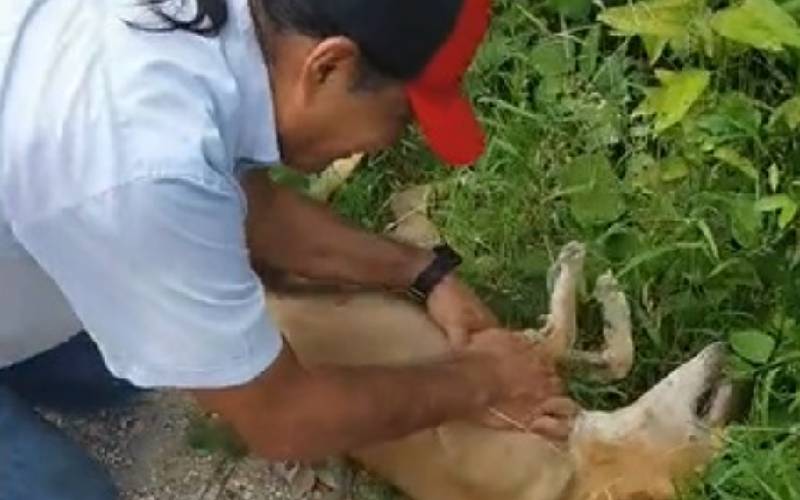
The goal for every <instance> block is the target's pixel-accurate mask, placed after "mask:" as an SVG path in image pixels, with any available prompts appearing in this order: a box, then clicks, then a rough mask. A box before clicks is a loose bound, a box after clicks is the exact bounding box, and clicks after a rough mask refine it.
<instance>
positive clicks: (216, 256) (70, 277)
mask: <svg viewBox="0 0 800 500" xmlns="http://www.w3.org/2000/svg"><path fill="white" fill-rule="evenodd" d="M133 1H135V0H127V2H126V3H123V1H120V0H3V1H0V367H3V366H8V365H11V364H13V363H16V362H18V361H21V360H23V359H26V358H28V357H30V356H32V355H35V354H37V353H40V352H42V351H43V350H46V349H48V348H51V347H54V346H56V345H58V344H59V343H61V342H63V341H65V340H67V339H68V338H69V337H71V336H72V335H74V334H76V333H77V332H78V331H79V330H80V329H81V328H85V329H86V330H87V331H88V332H89V334H90V335H91V336H92V338H93V339H94V340H95V342H96V343H97V344H98V346H99V348H100V351H101V353H102V355H103V357H104V359H105V361H106V363H107V365H108V367H109V369H110V370H111V371H112V373H114V374H115V375H117V376H118V377H122V378H126V379H128V380H130V381H132V382H133V383H134V384H137V385H139V386H142V387H183V388H188V387H223V386H230V385H237V384H241V383H244V382H246V381H248V380H251V379H252V378H253V377H255V376H256V375H258V374H259V373H261V372H262V371H263V370H264V369H266V368H267V367H268V366H269V365H270V363H272V362H273V361H274V359H275V357H276V356H277V354H278V353H279V352H280V348H281V346H282V341H281V337H280V335H279V333H278V331H277V329H276V327H275V326H274V324H273V323H272V322H271V320H270V318H269V317H268V315H267V311H266V307H265V302H264V297H263V290H262V287H261V283H260V281H259V279H258V277H257V276H256V275H255V273H254V271H253V270H252V269H251V267H250V264H249V259H248V251H247V247H246V244H245V233H244V217H245V211H246V200H245V198H244V196H243V193H242V191H241V188H240V186H239V183H238V181H237V179H238V176H239V175H240V174H241V173H242V171H243V169H244V168H248V167H246V166H245V165H253V164H255V163H258V164H274V163H276V162H277V161H278V160H279V150H278V144H277V139H276V132H275V124H274V113H273V109H272V102H271V100H270V99H271V91H270V88H269V79H268V76H267V70H266V67H265V65H264V63H263V58H262V55H261V51H260V49H259V46H258V42H257V39H256V37H255V34H254V30H253V26H252V22H251V18H250V14H249V10H248V6H247V1H246V0H228V4H229V10H230V20H229V22H228V24H227V26H226V27H225V28H224V30H223V32H222V33H221V35H220V36H218V37H203V36H198V35H193V34H191V33H186V32H180V31H173V32H164V33H154V32H148V31H141V30H137V29H134V28H132V27H130V26H129V25H128V24H126V22H125V21H126V20H127V21H146V22H149V21H152V20H153V19H152V18H151V17H148V16H144V17H143V14H145V13H146V11H145V10H143V9H142V8H141V7H133V6H132V5H131V3H132V2H133ZM142 3H143V2H142ZM264 216H269V215H268V214H264Z"/></svg>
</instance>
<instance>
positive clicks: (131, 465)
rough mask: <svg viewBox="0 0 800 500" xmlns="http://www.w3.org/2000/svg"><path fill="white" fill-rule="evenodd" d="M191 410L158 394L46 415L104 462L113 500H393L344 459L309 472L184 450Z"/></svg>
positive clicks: (393, 496)
mask: <svg viewBox="0 0 800 500" xmlns="http://www.w3.org/2000/svg"><path fill="white" fill-rule="evenodd" d="M197 415H198V412H197V409H196V408H195V407H194V406H193V405H192V404H191V403H190V402H189V401H188V400H187V399H186V398H185V397H182V396H180V395H178V394H176V393H169V392H164V393H157V394H152V395H150V396H148V397H147V398H145V399H144V400H143V401H142V402H141V403H139V404H137V405H136V406H134V407H131V408H127V409H125V410H113V411H107V412H101V413H100V414H97V415H91V416H86V417H72V416H70V417H62V416H60V415H55V414H47V415H46V418H48V419H49V420H51V421H52V422H54V423H56V424H57V425H58V426H60V427H61V428H62V429H64V430H65V431H66V432H67V433H68V434H70V435H71V436H72V437H73V438H74V439H76V440H77V441H79V442H80V443H81V444H82V445H83V446H85V447H86V448H87V449H88V450H90V452H91V453H92V454H93V455H94V457H95V458H97V459H98V460H99V461H100V462H102V463H104V464H105V465H106V466H107V467H108V468H109V470H110V471H111V474H112V476H113V478H114V480H115V481H116V482H117V484H118V485H119V487H120V489H121V491H122V498H121V499H120V500H392V499H398V498H400V497H399V495H397V494H396V493H394V492H393V491H391V489H390V488H388V487H387V486H386V485H384V484H382V483H381V482H380V481H377V480H376V479H375V478H372V477H370V476H369V475H368V474H366V473H364V472H363V471H360V470H357V469H356V468H355V467H353V466H352V465H351V464H348V463H347V462H345V461H343V460H330V461H328V462H327V463H325V464H320V465H317V466H315V467H308V466H298V465H297V464H283V463H267V462H265V461H263V460H259V459H256V458H244V459H236V458H233V457H232V456H231V455H229V454H226V453H223V452H221V451H217V452H208V451H204V450H199V449H195V448H194V447H192V446H190V445H189V441H188V440H187V432H188V430H189V427H190V425H191V422H192V421H193V418H195V419H196V417H197Z"/></svg>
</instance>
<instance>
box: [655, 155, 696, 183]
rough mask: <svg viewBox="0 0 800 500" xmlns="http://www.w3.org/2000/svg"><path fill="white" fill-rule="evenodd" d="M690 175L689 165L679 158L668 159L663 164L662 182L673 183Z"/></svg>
mask: <svg viewBox="0 0 800 500" xmlns="http://www.w3.org/2000/svg"><path fill="white" fill-rule="evenodd" d="M687 175H689V164H688V163H686V160H684V159H683V158H681V157H679V156H673V157H670V158H667V159H666V160H664V161H663V162H662V163H661V180H662V181H664V182H673V181H677V180H680V179H683V178H684V177H686V176H687Z"/></svg>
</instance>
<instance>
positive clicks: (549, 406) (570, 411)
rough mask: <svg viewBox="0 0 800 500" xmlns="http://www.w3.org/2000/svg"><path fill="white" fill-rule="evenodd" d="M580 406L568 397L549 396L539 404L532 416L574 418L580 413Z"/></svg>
mask: <svg viewBox="0 0 800 500" xmlns="http://www.w3.org/2000/svg"><path fill="white" fill-rule="evenodd" d="M580 411H581V407H580V406H579V405H578V403H576V402H575V401H573V400H572V399H570V398H563V397H560V398H551V399H548V400H547V401H545V402H544V403H542V404H541V405H539V407H538V408H536V411H535V412H534V417H535V418H539V417H541V416H549V417H554V418H559V419H574V418H575V417H576V416H577V415H578V413H580Z"/></svg>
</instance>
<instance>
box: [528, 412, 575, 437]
mask: <svg viewBox="0 0 800 500" xmlns="http://www.w3.org/2000/svg"><path fill="white" fill-rule="evenodd" d="M528 430H529V431H530V432H532V433H534V434H539V435H540V436H542V437H545V438H547V439H552V440H554V441H565V440H566V439H567V438H569V435H570V433H571V432H572V420H571V419H564V418H554V417H539V418H537V419H536V420H534V421H533V422H532V423H531V424H530V425H529V426H528Z"/></svg>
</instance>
